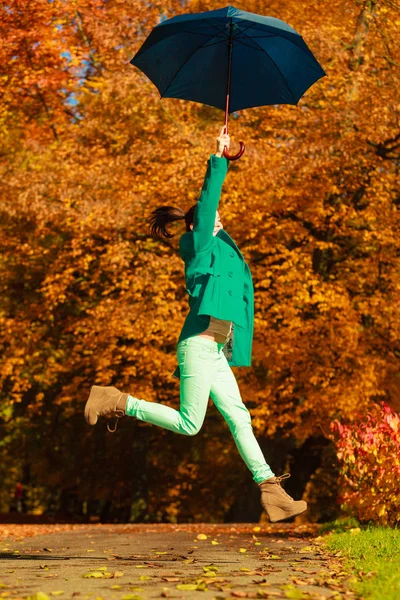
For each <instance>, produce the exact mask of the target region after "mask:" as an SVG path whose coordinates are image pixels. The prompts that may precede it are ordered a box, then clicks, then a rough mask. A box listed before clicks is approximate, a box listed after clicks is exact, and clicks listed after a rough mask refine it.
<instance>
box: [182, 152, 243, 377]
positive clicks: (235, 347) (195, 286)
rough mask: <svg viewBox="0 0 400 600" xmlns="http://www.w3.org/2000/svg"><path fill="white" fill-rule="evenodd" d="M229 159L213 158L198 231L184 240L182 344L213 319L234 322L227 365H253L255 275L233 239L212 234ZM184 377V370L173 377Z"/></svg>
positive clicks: (196, 215) (196, 220) (222, 233)
mask: <svg viewBox="0 0 400 600" xmlns="http://www.w3.org/2000/svg"><path fill="white" fill-rule="evenodd" d="M228 166H229V163H228V160H227V159H226V158H224V157H222V158H219V157H218V156H215V155H214V154H211V156H210V159H209V161H208V167H207V173H206V176H205V179H204V184H203V188H202V191H201V195H200V198H199V200H198V203H197V207H196V210H195V213H194V223H193V231H188V232H186V233H184V234H183V235H182V237H181V238H180V240H179V255H180V257H181V258H182V260H183V261H184V263H185V281H186V291H187V292H188V294H189V308H190V310H189V313H188V315H187V317H186V320H185V322H184V324H183V328H182V331H181V334H180V336H179V339H178V343H179V342H180V341H181V340H185V339H186V338H189V337H192V336H194V335H197V334H199V333H201V332H203V331H204V330H205V329H207V327H208V325H209V323H210V315H212V316H213V317H214V318H215V319H226V320H229V321H232V322H233V336H232V340H231V342H229V343H228V344H226V346H225V347H224V349H223V352H224V354H225V356H226V357H227V360H228V364H229V365H231V366H236V367H240V366H243V367H249V366H250V365H251V350H252V345H253V330H254V290H253V281H252V277H251V272H250V268H249V266H248V264H247V263H246V262H245V260H244V258H243V255H242V253H241V252H240V250H239V248H238V247H237V246H236V244H235V242H234V241H233V239H232V238H231V237H230V235H228V234H227V232H226V231H224V229H221V230H220V231H219V232H218V233H217V235H215V236H214V235H213V230H214V224H215V217H216V214H217V209H218V204H219V200H220V196H221V189H222V184H223V183H224V180H225V177H226V174H227V171H228ZM172 376H173V377H177V378H178V379H179V378H180V370H179V366H177V368H176V369H175V371H174V373H173V374H172Z"/></svg>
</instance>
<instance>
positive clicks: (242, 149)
mask: <svg viewBox="0 0 400 600" xmlns="http://www.w3.org/2000/svg"><path fill="white" fill-rule="evenodd" d="M239 144H240V150H239V152H238V153H237V154H233V155H232V156H231V155H230V154H228V151H227V147H226V146H225V147H224V156H225V158H227V159H228V160H237V159H238V158H240V157H241V156H242V155H243V152H244V150H245V147H246V146H245V145H244V143H243V142H239Z"/></svg>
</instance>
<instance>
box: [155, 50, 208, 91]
mask: <svg viewBox="0 0 400 600" xmlns="http://www.w3.org/2000/svg"><path fill="white" fill-rule="evenodd" d="M207 41H208V40H206V41H205V42H204V44H202V45H201V46H198V47H197V48H196V49H195V50H193V52H192V53H191V54H190V55H189V56H188V57H187V59H186V60H185V61H184V62H183V63H182V64H181V66H180V67H179V69H178V70H177V72H176V73H175V75H174V76H173V78H172V79H171V81H170V82H169V84H168V87H167V88H166V89H165V90H164V91H163V93H162V94H161V98H162V97H163V96H164V94H166V93H167V92H168V90H169V88H170V87H171V84H172V82H173V81H174V79H176V76H177V75H178V73H179V72H180V71H182V69H183V67H184V66H185V65H186V63H188V62H189V60H190V59H191V58H192V56H193V55H194V54H196V52H197V51H198V50H201V49H202V48H204V47H205V46H206V45H207ZM216 43H217V42H216Z"/></svg>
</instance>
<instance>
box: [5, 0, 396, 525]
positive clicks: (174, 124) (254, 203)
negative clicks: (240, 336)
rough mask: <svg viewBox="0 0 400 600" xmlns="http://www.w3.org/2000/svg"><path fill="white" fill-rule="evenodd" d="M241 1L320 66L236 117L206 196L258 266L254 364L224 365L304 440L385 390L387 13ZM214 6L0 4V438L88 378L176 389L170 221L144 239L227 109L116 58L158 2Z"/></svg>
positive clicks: (391, 225) (390, 273)
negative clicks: (164, 90) (273, 20)
mask: <svg viewBox="0 0 400 600" xmlns="http://www.w3.org/2000/svg"><path fill="white" fill-rule="evenodd" d="M237 6H238V7H239V8H240V7H242V8H244V9H245V10H248V11H251V12H258V13H261V14H266V15H271V16H275V17H279V18H281V19H283V20H285V21H287V22H288V23H289V24H290V25H291V26H293V27H294V28H295V29H296V30H297V31H299V32H300V33H301V34H302V35H303V37H304V39H305V41H306V42H307V44H308V45H309V47H310V48H311V50H312V51H313V52H314V53H315V55H316V57H317V59H318V60H319V61H320V63H321V64H322V66H323V67H324V69H325V70H326V72H327V75H328V77H326V78H324V79H323V80H321V81H320V82H318V83H317V84H316V85H315V86H313V87H312V88H311V89H310V90H308V91H307V92H306V94H305V96H304V97H303V98H302V99H301V100H300V102H299V105H298V106H297V107H294V106H275V107H262V108H256V109H249V110H246V111H242V112H241V113H239V114H238V115H237V118H233V117H231V122H230V134H231V138H232V148H233V149H236V147H237V141H238V140H240V139H243V140H244V141H245V142H246V146H247V150H246V153H245V155H244V156H243V158H242V159H241V160H240V161H238V162H237V163H232V164H231V169H230V174H229V176H228V178H227V181H226V184H225V186H224V192H223V196H222V199H221V204H220V214H221V219H222V222H223V225H224V227H225V228H226V229H227V231H228V232H229V233H230V235H232V237H233V238H234V239H235V241H236V242H237V244H238V246H239V247H240V248H241V250H242V251H243V253H244V255H245V257H246V260H247V261H248V263H249V264H250V267H251V270H252V273H253V279H254V285H255V302H256V305H255V315H256V316H255V339H254V346H253V367H252V368H250V369H244V368H243V369H237V370H236V371H235V372H236V375H237V377H238V379H239V384H240V387H241V390H242V395H243V398H244V400H245V401H246V402H247V401H248V402H251V405H249V406H250V408H251V411H252V414H253V424H254V426H255V429H256V433H257V434H258V435H259V436H261V435H266V436H273V435H274V434H275V433H276V432H282V433H283V434H284V435H286V434H292V435H293V436H294V439H296V440H298V442H301V441H302V440H304V439H305V438H307V437H308V436H309V435H311V434H313V433H315V432H316V431H318V426H319V425H321V426H322V427H324V426H325V427H327V425H328V424H329V422H330V421H331V419H332V418H336V417H338V416H342V417H345V418H352V415H353V413H354V410H355V408H357V409H360V408H361V409H362V408H365V407H367V406H368V405H369V404H370V402H371V400H374V399H376V398H379V397H384V398H385V399H386V400H387V401H388V402H394V401H396V398H397V397H398V394H399V384H398V377H397V362H398V353H399V352H400V346H399V342H400V339H399V335H400V312H399V311H400V302H399V300H400V298H399V290H400V278H399V273H400V269H399V267H400V265H399V256H400V252H399V239H400V236H399V213H398V209H399V197H398V183H399V181H398V159H399V147H400V127H399V115H400V104H399V100H398V76H399V66H398V61H397V53H396V49H397V48H398V47H399V43H400V39H399V38H400V28H399V16H398V12H397V9H396V7H395V5H394V4H393V3H392V2H389V1H386V0H379V1H375V0H368V1H366V2H365V3H362V4H360V3H359V2H357V1H356V0H351V1H349V0H333V1H332V2H329V3H328V2H323V3H321V2H311V3H301V2H300V3H299V2H295V1H294V0H279V2H278V0H271V1H269V2H264V1H263V0H249V1H247V2H246V3H240V2H239V3H238V4H237ZM218 7H219V4H218V3H216V2H215V1H212V2H211V1H193V2H189V3H188V4H187V6H182V3H181V2H180V1H178V0H169V2H163V3H162V4H160V3H156V4H153V3H144V2H139V1H138V0H115V1H114V2H108V3H104V2H101V1H100V0H75V1H74V2H68V3H65V2H61V0H54V1H53V2H47V0H38V1H36V2H29V3H26V2H23V1H22V0H10V2H7V5H6V6H4V7H3V8H2V9H1V26H0V33H1V36H0V37H1V46H0V63H1V65H2V72H5V71H6V72H7V75H6V76H5V77H3V78H2V79H1V80H0V98H1V100H0V127H1V131H2V136H1V141H0V150H1V153H0V164H1V170H2V177H1V181H0V194H1V223H0V247H1V256H2V258H1V261H0V286H1V290H0V351H1V356H2V359H1V364H0V382H1V386H2V403H1V406H0V417H2V423H3V425H2V427H3V429H4V433H5V435H6V436H9V437H8V438H7V437H6V438H5V439H9V440H18V439H19V437H18V436H19V433H18V431H19V429H21V428H23V426H24V425H26V424H27V423H30V422H32V419H36V418H39V417H40V418H41V419H44V420H42V421H40V422H41V426H40V427H41V428H43V427H50V426H51V427H52V428H54V429H52V431H58V429H57V427H59V425H58V423H59V418H60V415H62V418H63V419H66V421H67V422H69V423H71V422H72V421H71V419H73V418H74V414H76V413H77V411H81V410H82V408H83V404H84V401H85V399H86V397H87V393H88V390H89V387H90V385H92V384H93V383H97V384H104V385H111V384H113V385H118V387H120V388H122V389H125V390H130V391H132V393H134V394H135V396H138V397H143V398H145V399H147V400H157V401H161V402H167V403H169V404H170V405H172V406H175V407H178V404H179V393H178V383H177V382H175V381H172V380H169V379H168V377H169V375H170V374H171V373H172V371H173V369H174V367H175V357H174V352H175V345H176V341H177V338H178V335H179V331H180V328H181V326H182V324H183V320H184V317H185V314H186V312H187V310H188V307H187V298H186V293H185V288H184V281H183V264H182V262H181V261H180V259H179V256H178V252H177V246H178V239H179V235H180V234H181V233H183V232H184V227H183V226H182V223H181V225H179V226H175V227H176V229H175V231H176V233H177V235H176V237H175V238H174V239H172V241H169V240H166V241H165V242H162V243H161V242H155V241H154V240H152V239H151V238H150V237H149V235H148V229H147V225H146V217H147V216H148V215H149V213H150V211H151V210H153V209H154V208H156V207H157V206H160V205H161V204H171V205H178V206H181V207H182V208H185V209H187V208H189V206H191V205H192V204H193V203H194V202H195V201H196V198H197V196H198V193H199V190H200V188H201V183H202V178H203V176H204V169H205V165H206V161H207V158H208V155H209V154H210V153H211V152H213V151H214V138H215V135H216V133H217V132H218V130H219V127H220V126H221V124H222V123H223V113H222V112H221V111H218V110H216V109H214V108H210V107H207V106H201V105H199V104H195V103H191V102H184V101H180V100H174V99H164V100H160V98H159V95H158V92H157V90H156V88H155V87H154V86H153V85H152V84H151V83H150V82H149V81H148V80H147V79H146V78H145V77H144V76H143V74H142V73H141V72H139V71H138V70H136V69H134V68H133V67H132V66H131V65H129V64H128V61H129V59H130V58H131V57H132V56H133V55H134V53H135V51H136V50H137V49H138V48H139V47H140V45H141V43H142V42H143V39H144V38H145V36H146V35H147V34H148V33H149V32H150V30H151V28H152V27H153V26H154V25H155V24H156V23H157V22H158V19H159V18H160V15H161V14H164V15H165V16H167V17H170V16H172V15H174V14H177V13H180V12H186V11H187V10H190V11H194V12H195V11H200V10H209V9H214V8H218ZM173 227H174V226H172V227H171V230H173ZM49 415H50V416H49ZM46 419H47V421H46ZM80 426H81V425H80ZM153 433H154V435H160V436H161V439H162V436H163V435H164V434H163V433H161V432H157V433H156V432H153ZM42 459H43V461H44V463H43V464H47V463H46V460H47V459H45V458H44V457H42ZM48 460H50V459H48ZM182 461H184V459H182ZM189 462H190V461H189ZM4 464H6V462H5V463H4ZM7 464H8V463H7ZM38 468H39V467H38ZM43 470H44V471H45V470H46V469H45V467H43ZM174 472H175V471H174ZM177 472H178V473H179V470H178V471H177ZM184 473H185V467H184V465H183V466H182V475H181V477H182V478H183V477H185V474H184ZM15 477H18V475H17V474H15ZM176 477H177V481H178V484H179V477H180V475H176ZM174 502H175V500H174V499H171V508H170V509H169V510H170V513H171V514H172V513H173V514H175V513H176V511H177V510H178V509H177V508H176V507H175V504H174Z"/></svg>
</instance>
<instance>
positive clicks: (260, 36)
mask: <svg viewBox="0 0 400 600" xmlns="http://www.w3.org/2000/svg"><path fill="white" fill-rule="evenodd" d="M257 25H258V24H257V23H254V24H253V25H252V26H251V28H252V29H254V31H261V29H260V28H259V27H257ZM248 29H250V28H249V27H248ZM286 33H289V34H290V35H291V36H294V35H297V37H298V38H299V39H300V40H301V41H302V42H303V43H304V44H305V45H306V47H307V50H308V52H307V50H305V48H302V46H298V45H297V44H295V43H294V41H293V40H291V39H290V38H288V37H286V36H285V35H277V34H273V35H271V36H269V35H258V36H257V38H261V39H265V38H267V37H281V38H283V39H284V40H286V42H289V43H290V44H293V45H294V46H296V48H297V49H298V50H301V51H302V52H303V53H304V54H305V55H306V56H307V58H313V59H314V60H315V61H316V58H315V56H314V55H313V54H312V52H311V50H310V49H309V48H308V46H307V44H306V43H305V41H304V39H303V38H302V36H301V35H300V34H299V33H297V32H294V31H293V32H292V31H287V32H286ZM245 35H246V34H245ZM246 37H249V36H246ZM249 39H251V40H252V39H253V38H249ZM310 55H311V56H310ZM317 63H318V61H317ZM318 64H319V63H318Z"/></svg>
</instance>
